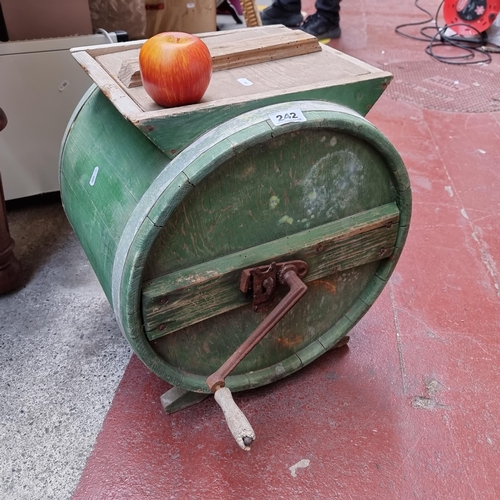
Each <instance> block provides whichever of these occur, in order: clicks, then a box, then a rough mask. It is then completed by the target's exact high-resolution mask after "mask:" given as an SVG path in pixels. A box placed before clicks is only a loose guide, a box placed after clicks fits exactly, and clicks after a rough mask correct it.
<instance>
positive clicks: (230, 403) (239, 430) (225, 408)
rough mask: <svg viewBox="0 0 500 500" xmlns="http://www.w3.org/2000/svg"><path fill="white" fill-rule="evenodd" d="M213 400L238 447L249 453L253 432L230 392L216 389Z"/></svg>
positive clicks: (253, 438)
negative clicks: (219, 408) (220, 410)
mask: <svg viewBox="0 0 500 500" xmlns="http://www.w3.org/2000/svg"><path fill="white" fill-rule="evenodd" d="M214 398H215V401H217V403H218V405H219V406H220V407H221V409H222V412H223V413H224V417H225V418H226V422H227V426H228V427H229V430H230V431H231V434H232V435H233V437H234V439H235V440H236V442H237V443H238V446H239V447H240V448H241V449H243V450H246V451H249V450H250V446H251V445H252V443H253V442H254V441H255V432H254V430H253V429H252V426H251V425H250V422H249V421H248V419H247V417H245V414H244V413H243V412H242V411H241V410H240V409H239V408H238V405H237V404H236V403H235V402H234V399H233V395H232V394H231V391H230V390H229V389H228V388H227V387H222V388H220V389H217V390H216V391H215V394H214Z"/></svg>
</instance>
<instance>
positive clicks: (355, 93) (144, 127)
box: [136, 77, 391, 158]
mask: <svg viewBox="0 0 500 500" xmlns="http://www.w3.org/2000/svg"><path fill="white" fill-rule="evenodd" d="M390 81H391V78H387V77H383V78H374V79H372V80H365V81H356V82H350V83H345V84H342V85H335V86H332V87H327V88H320V89H314V90H308V91H304V92H296V93H291V94H277V95H275V96H273V97H268V98H266V99H259V100H249V101H247V102H245V103H244V104H226V105H218V106H217V107H214V108H207V109H200V110H197V111H194V112H193V113H190V114H189V115H180V116H176V115H174V116H168V117H162V118H155V117H150V118H145V119H141V120H139V121H138V122H137V123H136V125H137V126H138V127H139V128H140V129H141V131H142V132H143V133H144V134H145V135H146V136H147V137H149V138H150V139H151V140H152V141H153V142H154V143H155V144H156V145H157V146H158V147H159V148H160V149H161V150H162V151H163V152H164V153H165V154H166V155H167V156H168V157H169V158H174V157H175V156H176V155H177V154H179V152H180V151H182V150H183V149H184V148H185V147H186V146H187V145H189V144H191V142H193V141H194V140H195V139H196V138H198V137H199V136H200V135H201V134H203V133H204V132H205V131H206V130H208V129H211V128H214V127H216V126H218V125H221V124H223V123H225V122H226V121H228V120H230V119H231V118H234V117H236V116H238V115H241V114H243V113H246V112H248V111H251V110H253V109H258V108H261V107H264V106H269V105H271V104H278V103H285V102H292V101H295V100H304V99H308V100H318V101H326V102H335V103H338V104H342V105H344V106H347V107H348V108H351V109H353V110H354V111H356V112H357V113H359V114H360V115H362V116H365V115H366V114H367V113H368V111H370V109H371V108H372V106H373V105H374V104H375V102H376V101H377V100H378V99H379V97H380V96H381V95H382V93H383V92H384V90H385V89H386V87H387V85H388V84H389V83H390Z"/></svg>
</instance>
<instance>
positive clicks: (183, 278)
mask: <svg viewBox="0 0 500 500" xmlns="http://www.w3.org/2000/svg"><path fill="white" fill-rule="evenodd" d="M398 220H399V210H398V209H397V206H396V205H395V204H392V203H391V204H387V205H384V206H382V207H378V208H374V209H372V210H369V211H367V212H362V213H360V214H356V215H354V216H351V217H347V218H345V219H342V220H339V221H335V222H331V223H329V224H325V225H323V226H319V227H316V228H314V229H311V230H307V231H302V232H300V233H297V234H294V235H291V236H288V237H286V238H282V239H279V240H276V241H273V242H269V243H265V244H263V245H259V246H257V247H254V248H249V249H246V250H244V251H243V252H238V253H237V254H233V255H227V256H224V257H221V258H219V259H216V260H213V261H210V262H204V263H203V264H199V265H197V266H194V267H191V268H188V269H183V270H181V271H178V272H175V273H172V274H170V275H167V276H162V277H159V278H157V279H155V280H153V281H151V282H150V283H148V284H147V285H146V286H144V289H143V294H142V302H143V317H144V326H145V329H146V331H147V332H148V337H149V338H150V339H151V340H153V339H156V338H158V337H161V336H163V335H166V334H168V333H172V332H174V331H176V330H179V329H181V328H184V327H186V326H188V325H190V324H192V323H195V322H198V321H203V320H204V319H207V318H210V317H212V316H215V315H217V314H221V313H223V312H225V311H229V310H231V309H234V308H236V307H239V306H241V305H243V304H247V303H248V302H249V301H250V298H249V297H248V296H246V295H244V294H243V293H241V292H240V290H239V287H238V284H239V277H240V274H241V271H242V270H243V269H245V268H247V267H253V266H256V265H261V264H265V263H270V262H281V261H287V260H293V259H300V260H304V261H306V262H307V263H308V265H309V272H308V274H307V276H306V277H305V278H304V281H305V282H310V281H314V280H317V279H321V278H323V277H325V276H329V275H330V274H333V273H334V272H337V271H340V270H345V269H350V268H351V267H356V266H360V265H363V264H366V263H369V262H373V261H376V260H379V259H382V258H386V257H388V256H390V255H391V253H392V251H393V248H394V244H395V242H396V236H397V222H398ZM159 325H161V327H159ZM158 327H159V328H158Z"/></svg>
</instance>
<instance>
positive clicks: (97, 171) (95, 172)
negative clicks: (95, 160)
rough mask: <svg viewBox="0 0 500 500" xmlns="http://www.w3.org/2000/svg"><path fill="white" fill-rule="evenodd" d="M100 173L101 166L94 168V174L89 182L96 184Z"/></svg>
mask: <svg viewBox="0 0 500 500" xmlns="http://www.w3.org/2000/svg"><path fill="white" fill-rule="evenodd" d="M98 173H99V167H96V168H94V171H93V172H92V176H91V177H90V181H89V184H90V185H91V186H93V185H94V184H95V180H96V177H97V174H98Z"/></svg>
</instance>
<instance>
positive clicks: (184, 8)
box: [145, 0, 217, 38]
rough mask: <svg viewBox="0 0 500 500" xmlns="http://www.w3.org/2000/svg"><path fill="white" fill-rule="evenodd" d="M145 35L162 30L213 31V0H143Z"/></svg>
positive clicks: (214, 13) (214, 24)
mask: <svg viewBox="0 0 500 500" xmlns="http://www.w3.org/2000/svg"><path fill="white" fill-rule="evenodd" d="M145 1H146V37H147V38H150V37H152V36H153V35H156V34H157V33H162V32H163V31H183V32H184V33H203V32H206V31H215V30H216V29H217V24H216V7H215V0H145Z"/></svg>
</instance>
